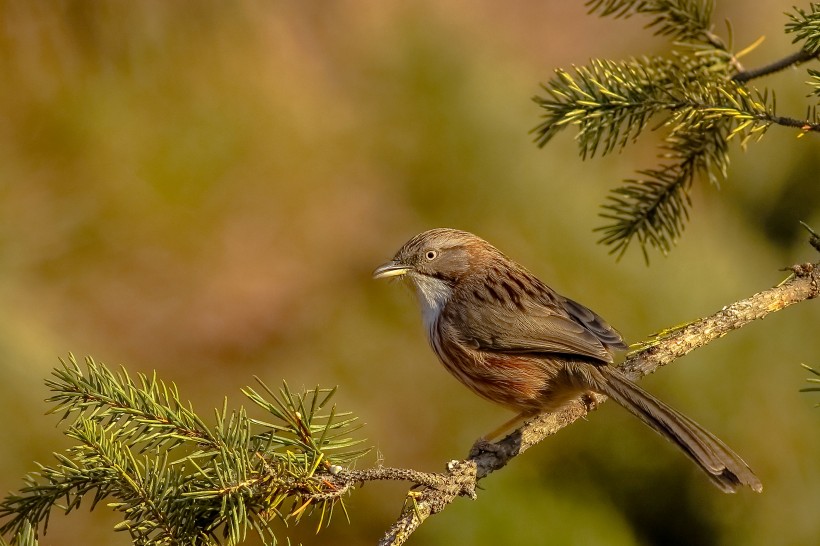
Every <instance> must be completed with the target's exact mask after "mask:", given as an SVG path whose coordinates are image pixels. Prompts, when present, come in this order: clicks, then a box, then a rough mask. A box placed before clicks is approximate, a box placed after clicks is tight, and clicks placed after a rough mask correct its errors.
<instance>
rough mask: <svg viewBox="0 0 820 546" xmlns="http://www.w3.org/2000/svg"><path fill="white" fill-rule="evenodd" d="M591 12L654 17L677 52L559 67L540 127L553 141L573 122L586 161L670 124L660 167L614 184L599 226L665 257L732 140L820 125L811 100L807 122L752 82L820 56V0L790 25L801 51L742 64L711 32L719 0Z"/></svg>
mask: <svg viewBox="0 0 820 546" xmlns="http://www.w3.org/2000/svg"><path fill="white" fill-rule="evenodd" d="M587 5H588V6H589V7H590V13H597V14H599V15H601V16H613V17H615V18H619V17H630V16H632V15H638V14H642V15H649V16H651V17H653V19H652V20H651V22H650V23H649V25H648V27H650V28H653V29H655V32H656V34H661V35H664V36H669V37H671V38H672V39H674V40H676V42H675V46H676V48H677V49H676V50H675V51H673V53H672V56H671V58H662V57H653V58H647V57H643V58H638V59H630V60H627V61H612V60H604V59H598V60H593V61H591V62H590V63H589V65H587V66H581V67H574V69H573V70H572V71H571V72H570V71H566V70H562V69H558V70H556V72H555V77H553V78H552V79H550V80H549V81H548V82H547V83H546V84H543V85H542V89H543V91H544V93H543V94H542V95H540V96H536V97H534V99H533V100H534V101H535V102H536V103H537V104H538V105H539V106H540V107H541V109H542V111H543V112H544V114H543V118H544V119H543V121H542V122H541V123H540V124H539V125H538V126H537V127H535V128H534V129H533V132H534V133H535V139H534V140H535V142H536V143H537V145H538V146H539V147H543V146H545V145H546V144H547V143H549V142H550V141H551V140H552V138H554V137H555V136H556V135H557V134H558V133H559V132H561V130H562V129H564V128H566V127H568V126H575V127H577V129H578V134H577V141H578V146H579V154H580V156H581V158H582V159H587V158H591V157H594V156H595V155H596V154H597V153H600V154H602V155H605V154H608V153H611V152H613V151H615V150H618V151H620V150H622V149H623V148H624V147H625V146H626V145H627V144H629V143H631V142H633V141H635V140H636V139H637V138H638V137H639V136H640V135H641V134H642V133H643V132H644V130H645V129H646V128H647V126H649V124H650V123H652V120H653V119H656V118H660V122H659V123H657V122H656V125H655V126H654V127H653V129H657V128H663V129H665V130H666V131H667V133H666V135H665V136H664V137H663V144H662V146H661V153H660V154H659V158H660V160H661V164H660V165H659V166H658V167H654V168H646V169H642V170H640V171H638V174H639V176H638V177H636V178H634V179H628V180H626V181H625V182H624V184H623V185H621V186H620V187H618V188H616V189H614V190H612V191H611V193H610V195H609V196H608V197H607V201H606V202H605V204H604V205H603V209H604V210H603V212H602V213H601V216H602V217H603V218H604V219H605V220H606V221H607V223H606V224H604V225H603V226H601V227H599V228H596V231H600V232H602V237H601V238H600V239H599V242H601V243H603V244H606V245H608V246H609V247H610V253H613V254H616V255H617V256H618V257H619V258H620V257H621V256H623V254H624V253H625V251H626V250H627V249H628V248H629V245H630V244H631V242H632V241H637V242H638V244H639V246H640V248H641V250H642V252H643V255H644V258H645V259H646V260H648V257H649V254H648V249H649V248H654V249H656V250H658V251H660V252H661V253H662V254H667V253H668V252H669V251H670V250H671V248H672V246H673V245H674V244H675V243H676V241H677V239H678V238H679V237H680V236H681V234H682V232H683V229H684V227H685V225H686V222H687V221H688V219H689V210H690V207H691V200H690V196H689V194H690V191H691V188H692V186H693V184H694V181H695V180H697V179H699V178H704V179H707V180H709V181H710V182H712V183H715V184H717V183H719V182H721V181H722V180H724V179H725V178H726V176H727V169H728V164H729V151H728V142H729V141H730V140H733V139H734V140H736V141H738V142H739V143H740V144H741V147H743V148H745V146H746V144H748V143H749V142H751V141H752V140H759V139H760V138H762V137H763V135H764V133H765V132H766V130H767V129H768V128H769V127H770V126H772V125H779V126H782V127H789V128H794V129H798V130H799V131H800V135H802V134H805V133H809V132H820V115H818V113H817V109H816V108H815V107H809V108H808V110H807V114H806V118H805V119H798V118H795V117H787V116H782V115H780V114H778V113H777V112H776V108H775V97H774V93H770V92H769V91H768V90H765V89H764V90H763V91H762V92H758V91H757V90H755V89H752V88H747V87H746V86H745V85H744V84H745V83H747V82H748V81H750V80H752V79H754V78H758V77H762V76H765V75H768V74H771V73H772V72H774V71H776V70H779V69H782V68H785V67H786V66H792V65H794V64H796V63H799V62H804V61H807V60H810V59H813V58H815V57H817V55H818V49H820V45H818V44H820V32H819V31H818V29H820V4H812V6H811V13H806V12H804V11H802V10H799V9H798V10H796V15H790V18H791V20H792V22H791V23H790V24H789V25H787V31H789V32H794V33H795V34H796V36H797V38H796V39H795V41H797V40H802V41H803V42H804V45H803V48H802V49H801V50H800V51H799V52H798V53H796V54H794V55H791V56H789V57H787V58H786V59H783V60H781V61H778V62H777V63H773V64H771V65H769V66H765V67H762V68H759V69H755V70H742V69H741V68H740V65H739V63H738V62H737V60H736V58H735V55H734V54H733V53H731V52H730V51H729V50H728V47H727V46H726V45H725V43H724V42H723V41H722V40H721V39H720V38H718V37H717V36H715V35H714V34H713V33H712V30H711V22H710V18H711V13H712V7H713V2H711V1H708V0H591V1H590V2H588V3H587ZM809 76H810V79H809V82H808V83H809V85H811V86H812V87H813V94H814V95H815V96H818V97H820V72H817V71H812V70H810V71H809Z"/></svg>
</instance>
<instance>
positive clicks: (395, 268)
mask: <svg viewBox="0 0 820 546" xmlns="http://www.w3.org/2000/svg"><path fill="white" fill-rule="evenodd" d="M410 269H411V268H410V267H408V266H406V265H404V264H400V263H398V262H397V261H396V260H390V261H389V262H387V263H386V264H384V265H380V266H379V267H377V268H376V270H375V271H374V272H373V278H374V279H386V278H388V277H401V276H402V275H404V274H406V273H407V272H408V271H410Z"/></svg>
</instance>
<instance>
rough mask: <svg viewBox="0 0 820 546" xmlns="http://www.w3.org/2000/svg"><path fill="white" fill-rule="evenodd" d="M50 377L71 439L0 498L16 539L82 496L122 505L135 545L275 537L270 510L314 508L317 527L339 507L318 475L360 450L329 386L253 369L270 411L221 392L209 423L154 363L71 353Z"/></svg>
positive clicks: (287, 515) (284, 513) (282, 513)
mask: <svg viewBox="0 0 820 546" xmlns="http://www.w3.org/2000/svg"><path fill="white" fill-rule="evenodd" d="M53 376H54V379H51V380H49V381H47V385H48V387H49V388H50V389H51V391H52V392H53V393H54V394H53V396H52V397H51V398H49V400H48V401H50V402H53V403H55V406H54V408H53V409H52V412H61V413H62V420H63V421H68V422H69V425H68V428H67V430H66V432H65V434H66V435H67V436H68V437H70V438H72V439H73V440H75V441H76V442H77V444H76V445H75V446H73V447H71V448H70V449H68V450H67V451H66V452H65V453H55V458H56V460H57V462H56V464H52V465H39V470H38V471H37V472H33V473H31V474H29V475H28V476H26V477H25V478H24V482H25V486H24V487H23V488H22V489H21V490H20V492H19V493H17V494H11V495H9V496H7V497H6V498H5V499H4V500H3V501H2V502H0V518H2V519H5V521H4V522H3V524H2V525H1V526H0V532H2V533H3V534H8V535H15V536H16V541H17V543H19V544H22V543H24V542H23V541H25V540H29V539H28V538H26V537H29V536H30V535H31V533H32V532H34V535H33V536H31V537H30V538H31V540H34V539H36V529H37V527H38V526H39V525H42V528H43V532H44V533H45V532H46V531H47V528H48V519H49V515H50V513H51V508H52V507H53V506H57V505H58V503H60V502H61V501H63V502H64V504H63V505H62V508H63V510H64V511H65V512H66V513H68V512H70V511H71V510H73V509H75V508H77V507H79V506H80V503H81V501H82V500H83V499H90V502H91V506H90V507H91V509H93V508H94V507H95V506H96V505H97V504H98V503H99V502H100V501H102V500H105V501H106V502H107V503H108V506H109V507H111V508H113V509H114V510H116V511H119V512H122V513H123V521H122V522H120V523H119V524H117V526H116V527H115V529H116V530H119V531H127V532H128V533H129V534H130V535H131V538H132V540H133V542H134V544H146V545H147V544H152V545H154V544H167V545H177V544H180V545H181V544H223V543H224V544H237V543H240V542H242V541H243V540H244V539H245V538H246V536H247V533H248V531H249V530H254V531H256V532H257V533H258V534H259V535H260V536H261V537H262V539H263V542H265V543H266V544H273V543H275V542H276V540H275V536H274V532H273V528H272V526H271V524H272V522H273V521H275V520H277V519H278V520H280V521H282V522H285V523H287V522H290V521H299V519H300V518H301V517H302V516H303V515H304V514H306V513H308V512H311V511H314V510H315V511H318V512H319V513H320V517H319V522H318V525H319V526H321V525H322V523H323V522H324V521H329V519H330V516H331V514H332V511H333V509H334V508H335V507H336V505H341V506H342V508H344V505H343V504H342V498H341V495H342V493H343V491H340V490H338V488H337V487H335V486H334V485H333V484H332V483H331V482H330V481H328V480H327V479H325V478H324V477H323V475H328V473H329V472H332V471H334V470H335V471H338V469H340V468H341V467H340V466H338V465H340V464H349V463H351V462H353V461H354V460H355V459H357V458H358V457H360V456H362V455H363V454H364V453H366V452H367V451H368V450H366V449H359V448H358V447H357V446H358V444H360V443H361V441H360V440H354V439H352V437H351V433H352V432H353V431H354V430H355V429H356V428H357V425H356V419H355V418H354V417H352V416H350V415H349V414H343V413H337V412H336V411H335V408H334V407H332V406H330V405H329V402H330V400H331V397H332V396H333V394H334V392H335V389H320V388H318V387H317V388H315V389H312V390H308V391H305V392H303V393H293V392H291V391H290V390H289V388H288V386H287V384H283V386H282V387H281V388H280V389H279V391H278V392H274V391H273V390H271V389H270V388H268V387H267V386H266V385H265V384H264V383H262V382H261V381H259V380H258V381H259V384H260V385H261V387H262V390H263V393H262V394H260V392H257V391H256V390H254V389H253V388H250V387H247V388H246V389H244V390H243V392H244V393H245V395H246V396H247V397H248V398H249V400H250V401H251V402H253V404H254V405H256V406H258V407H259V408H261V409H262V410H263V411H264V412H265V413H267V414H268V415H269V416H270V418H269V419H267V420H261V419H255V418H251V417H249V416H248V414H247V412H246V410H245V409H244V408H240V409H238V410H234V411H229V410H228V408H227V400H226V402H225V403H224V404H223V407H222V408H221V410H217V411H216V418H215V423H214V424H211V425H208V424H206V423H205V421H204V420H203V419H202V418H200V417H199V416H198V415H197V414H196V413H195V412H194V410H193V408H192V406H191V405H190V403H184V402H182V400H181V398H180V395H179V392H178V390H177V388H176V386H175V385H174V384H173V383H172V384H167V383H165V382H163V381H161V380H159V379H158V378H157V377H156V375H155V374H154V375H152V376H151V377H150V378H149V377H148V376H145V375H142V374H140V375H139V376H137V378H136V380H135V379H132V378H131V377H130V376H129V375H128V373H127V372H126V371H125V370H124V369H122V370H120V371H119V372H114V371H112V370H110V369H108V368H107V367H106V366H105V365H103V364H100V363H96V362H94V361H93V360H92V359H90V358H89V359H87V360H86V366H85V370H83V368H82V367H81V366H80V365H79V364H78V363H77V361H76V359H74V357H73V356H72V357H70V358H69V359H68V361H63V362H62V367H60V368H58V369H56V370H54V372H53ZM31 529H34V530H35V531H31Z"/></svg>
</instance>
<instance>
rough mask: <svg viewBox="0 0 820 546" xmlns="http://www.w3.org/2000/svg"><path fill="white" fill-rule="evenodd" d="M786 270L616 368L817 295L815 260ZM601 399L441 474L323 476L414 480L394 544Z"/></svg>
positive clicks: (385, 542) (680, 350) (393, 530)
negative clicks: (766, 285)
mask: <svg viewBox="0 0 820 546" xmlns="http://www.w3.org/2000/svg"><path fill="white" fill-rule="evenodd" d="M788 270H789V271H791V273H792V274H791V275H790V276H789V277H788V278H787V279H786V280H785V281H783V282H782V283H780V284H779V285H778V286H776V287H774V288H770V289H768V290H764V291H763V292H759V293H757V294H755V295H753V296H751V297H749V298H747V299H744V300H741V301H738V302H736V303H733V304H731V305H729V306H727V307H724V308H723V309H721V310H720V311H718V312H717V313H714V314H713V315H711V316H709V317H706V318H703V319H700V320H697V321H695V322H692V323H690V324H688V325H686V326H684V327H681V328H678V329H674V330H672V331H670V332H667V333H665V334H663V335H661V336H658V337H656V338H653V339H651V340H650V341H649V342H647V343H646V344H643V345H642V348H641V349H640V350H638V351H636V352H634V353H631V354H630V355H628V358H627V360H626V361H625V362H624V363H623V365H622V367H621V369H622V370H624V371H625V372H626V374H627V375H628V376H629V377H630V378H632V379H639V378H640V377H642V376H644V375H647V374H649V373H652V372H654V371H655V370H656V369H658V368H659V367H661V366H665V365H667V364H669V363H671V362H672V361H674V360H676V359H678V358H680V357H681V356H683V355H685V354H687V353H689V352H691V351H693V350H694V349H697V348H698V347H702V346H704V345H706V344H708V343H710V342H712V341H714V340H716V339H717V338H720V337H723V336H724V335H726V334H728V333H729V332H731V331H733V330H737V329H738V328H740V327H742V326H745V325H746V324H748V323H750V322H752V321H753V320H757V319H760V318H763V317H765V316H766V315H768V314H769V313H772V312H775V311H779V310H781V309H784V308H785V307H788V306H790V305H792V304H795V303H799V302H801V301H804V300H807V299H812V298H815V297H817V296H818V295H819V294H820V264H803V265H795V266H792V267H790V268H788ZM605 400H606V397H604V396H598V395H595V396H594V398H591V399H587V400H584V401H581V400H577V401H575V402H573V403H571V404H570V405H569V406H568V407H566V408H565V409H564V410H562V411H559V412H557V413H552V414H544V415H540V416H538V417H536V418H535V419H533V420H531V421H529V422H527V423H525V424H524V425H523V426H522V427H521V428H519V429H518V430H516V431H515V432H513V433H512V434H510V435H509V436H507V437H506V438H504V439H503V440H501V441H499V442H498V443H495V444H483V445H481V444H477V445H476V446H474V447H473V450H472V452H471V453H470V455H469V457H468V458H467V459H465V460H462V461H450V462H449V463H447V471H446V472H445V473H443V474H436V473H425V472H417V471H414V470H405V469H394V468H383V467H380V468H375V469H368V470H359V471H355V470H342V471H338V472H337V473H336V474H335V475H333V476H328V480H329V481H331V482H332V483H335V484H336V485H337V486H338V487H345V489H346V488H348V487H350V484H351V483H353V482H363V481H372V480H406V481H410V482H412V483H415V484H416V487H414V488H413V489H411V490H410V492H409V493H408V496H407V500H409V501H410V502H405V506H404V509H403V510H402V512H401V515H400V516H399V518H398V520H397V521H396V522H395V523H394V524H393V525H392V526H391V527H390V529H389V530H388V531H387V532H386V533H385V535H384V536H383V537H382V539H381V540H380V541H379V545H380V546H398V545H400V544H403V543H404V542H405V541H406V540H407V539H408V538H409V537H410V535H412V533H413V532H414V531H415V530H416V529H417V528H418V526H419V525H421V524H422V523H423V522H424V520H425V519H427V518H428V517H429V516H431V515H433V514H435V513H437V512H440V511H441V510H443V509H444V508H446V507H447V505H448V504H450V503H451V502H453V500H455V499H456V497H459V496H467V497H470V498H475V488H476V483H477V482H478V481H479V480H481V479H483V478H485V477H486V476H488V475H489V474H491V473H492V472H494V471H496V470H498V469H500V468H503V467H504V466H505V465H506V464H507V463H508V462H509V461H510V460H512V459H513V458H514V457H516V456H518V455H520V454H521V453H523V452H524V451H526V450H527V449H529V448H530V447H532V446H534V445H535V444H537V443H539V442H540V441H542V440H543V439H545V438H546V437H547V436H550V435H552V434H555V433H556V432H558V431H559V430H561V429H562V428H564V427H566V426H567V425H570V424H572V423H573V422H575V421H576V420H578V419H579V418H581V417H583V416H585V415H586V414H587V413H588V412H589V411H591V410H592V409H595V407H597V405H598V404H600V403H601V402H603V401H605Z"/></svg>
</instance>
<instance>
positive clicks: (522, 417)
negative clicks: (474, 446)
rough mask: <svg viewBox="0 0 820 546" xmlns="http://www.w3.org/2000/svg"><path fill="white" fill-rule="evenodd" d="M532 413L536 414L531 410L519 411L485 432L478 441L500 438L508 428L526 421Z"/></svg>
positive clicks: (516, 426) (515, 426)
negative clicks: (490, 430) (488, 431)
mask: <svg viewBox="0 0 820 546" xmlns="http://www.w3.org/2000/svg"><path fill="white" fill-rule="evenodd" d="M533 415H536V414H535V413H533V412H531V411H522V412H521V413H519V414H518V415H516V416H515V417H513V418H512V419H510V420H509V421H505V422H504V424H503V425H501V426H499V427H498V428H496V429H494V430H493V431H492V432H490V433H489V434H485V435H484V436H482V437H481V438H479V439H478V441H479V442H481V441H484V442H488V443H489V442H492V441H493V440H495V439H497V438H500V437H501V436H502V435H503V434H504V433H505V432H507V431H508V430H511V429H516V428H518V425H520V424H521V423H523V422H524V421H526V420H527V419H529V418H530V417H532V416H533Z"/></svg>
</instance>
